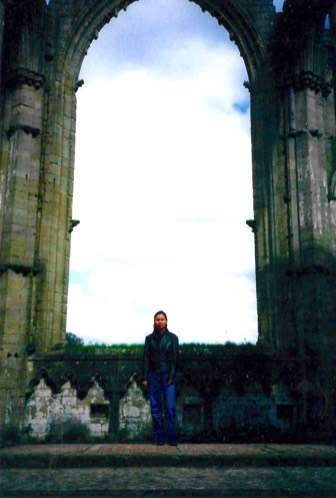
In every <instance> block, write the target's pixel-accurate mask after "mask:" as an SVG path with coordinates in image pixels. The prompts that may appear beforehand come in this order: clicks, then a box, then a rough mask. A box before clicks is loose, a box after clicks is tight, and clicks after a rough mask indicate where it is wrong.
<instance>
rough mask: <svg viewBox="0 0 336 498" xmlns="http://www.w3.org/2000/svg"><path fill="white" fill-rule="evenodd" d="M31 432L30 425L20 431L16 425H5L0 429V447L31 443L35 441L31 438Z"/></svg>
mask: <svg viewBox="0 0 336 498" xmlns="http://www.w3.org/2000/svg"><path fill="white" fill-rule="evenodd" d="M31 432H32V428H31V426H30V425H29V426H28V427H26V428H24V429H23V430H20V429H19V427H17V426H16V425H13V424H5V425H3V426H2V427H0V447H5V446H15V445H17V444H26V443H32V442H34V441H35V438H34V437H32V436H31Z"/></svg>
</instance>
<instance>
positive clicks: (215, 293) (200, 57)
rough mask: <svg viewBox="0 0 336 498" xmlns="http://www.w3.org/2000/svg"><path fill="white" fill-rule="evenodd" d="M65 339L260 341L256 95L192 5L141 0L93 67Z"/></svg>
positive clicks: (87, 70)
mask: <svg viewBox="0 0 336 498" xmlns="http://www.w3.org/2000/svg"><path fill="white" fill-rule="evenodd" d="M81 78H83V79H84V81H85V85H84V86H83V87H82V88H81V89H80V90H79V91H78V93H77V98H78V114H77V116H78V122H77V145H76V167H75V192H74V207H73V218H74V219H79V220H80V225H79V226H78V227H76V229H75V230H74V231H73V234H72V250H71V272H70V285H69V303H68V322H67V330H68V331H71V332H73V333H75V334H77V335H79V336H81V337H83V338H84V339H85V341H86V342H91V341H93V342H94V341H97V342H105V343H120V342H123V343H134V342H137V343H139V342H140V343H141V342H143V340H144V338H145V336H146V334H148V333H150V331H151V329H152V323H153V314H154V313H155V312H156V311H157V310H158V309H164V310H165V311H166V312H167V314H168V325H169V328H170V329H171V330H172V331H174V332H175V333H177V334H178V336H179V338H180V341H181V342H210V343H217V342H218V343H221V342H225V341H228V340H230V341H233V342H238V343H239V342H244V341H251V342H255V341H256V339H257V317H256V301H255V299H256V298H255V279H254V244H253V242H254V241H253V234H252V232H251V230H250V228H248V227H247V225H246V223H245V222H246V220H247V219H251V218H253V208H252V202H253V201H252V178H251V176H252V171H251V144H250V118H249V94H248V91H247V90H246V89H245V87H244V86H243V82H244V80H246V79H247V75H246V70H245V66H244V63H243V61H242V59H241V58H240V56H239V52H238V50H237V48H236V46H235V45H234V44H233V43H232V42H230V41H229V38H228V34H227V32H226V31H225V30H224V29H223V28H222V27H220V26H218V24H217V22H216V21H215V20H214V19H213V18H212V17H211V16H210V15H208V14H206V13H202V11H201V9H200V8H199V7H198V6H197V5H196V4H194V3H191V2H189V1H186V0H141V1H139V2H135V3H134V4H132V5H131V6H130V7H129V8H128V10H127V12H121V13H120V14H119V16H118V18H117V19H116V20H112V21H111V23H110V24H109V25H108V26H106V27H105V28H103V30H102V31H101V32H100V35H99V38H98V40H97V41H95V42H93V43H92V45H91V47H90V49H89V52H88V55H87V57H86V58H85V60H84V63H83V67H82V71H81Z"/></svg>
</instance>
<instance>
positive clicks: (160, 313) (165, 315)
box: [154, 310, 168, 322]
mask: <svg viewBox="0 0 336 498" xmlns="http://www.w3.org/2000/svg"><path fill="white" fill-rule="evenodd" d="M158 315H163V316H164V317H165V319H166V320H167V322H168V317H167V314H166V313H165V312H164V311H162V310H160V311H157V312H156V313H155V315H154V320H155V318H156V317H157V316H158Z"/></svg>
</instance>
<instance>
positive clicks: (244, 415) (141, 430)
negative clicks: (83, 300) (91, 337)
mask: <svg viewBox="0 0 336 498" xmlns="http://www.w3.org/2000/svg"><path fill="white" fill-rule="evenodd" d="M30 371H31V373H32V375H31V380H30V383H29V388H28V392H27V400H26V408H25V427H26V429H28V430H29V431H30V432H31V433H32V435H34V436H35V437H37V438H38V439H45V438H46V437H48V436H49V435H50V434H52V433H53V432H55V431H56V432H57V431H58V432H59V433H60V432H62V431H63V432H64V431H66V430H67V429H69V427H71V426H72V427H73V426H76V425H77V426H82V427H85V429H86V431H87V433H88V434H90V435H91V436H93V437H96V438H100V439H109V440H111V441H125V442H127V441H145V440H149V439H150V438H151V437H152V436H151V433H152V431H151V415H150V406H149V400H148V393H147V392H146V390H144V389H143V386H142V384H141V353H140V351H139V352H135V353H134V354H133V355H129V354H122V353H121V354H108V353H106V352H105V353H104V352H100V351H97V352H94V353H93V352H87V353H86V352H85V349H84V350H83V351H81V352H80V351H79V352H72V353H71V352H70V353H69V352H58V353H54V354H51V355H48V356H47V357H43V358H42V359H40V358H31V360H30ZM297 371H298V369H297V368H296V367H295V361H294V362H293V361H288V359H287V361H286V363H283V362H280V361H279V360H278V359H276V358H272V357H269V356H265V355H263V354H261V353H259V352H258V351H257V350H255V351H253V350H252V352H251V351H250V352H249V354H239V352H238V353H237V354H235V355H231V356H229V355H221V354H212V353H211V352H210V353H209V352H208V354H206V353H203V354H197V355H195V354H194V355H193V354H183V352H182V354H181V359H180V363H179V370H178V372H179V373H178V377H177V429H178V433H179V437H180V439H181V440H185V441H195V440H204V439H206V438H211V439H212V440H217V441H225V440H235V437H236V438H238V439H239V437H244V434H245V435H246V437H252V439H253V435H254V436H256V435H258V434H259V435H260V434H273V435H274V434H276V433H278V434H285V433H286V434H290V433H292V432H293V431H295V428H296V426H297V425H298V423H299V422H300V417H301V413H300V410H301V405H302V402H301V401H302V396H301V394H300V392H299V391H298V389H296V388H295V386H298V385H299V384H298V379H297V378H296V376H297ZM305 400H306V398H305ZM316 402H317V404H318V407H317V411H316V412H315V413H313V412H312V413H311V416H315V418H316V420H317V419H318V417H320V415H321V412H322V410H323V406H322V405H323V403H322V404H321V403H320V404H319V399H318V396H315V401H314V403H315V405H314V406H315V408H316V406H317V405H316ZM308 406H309V405H308ZM305 409H306V411H307V405H306V406H305Z"/></svg>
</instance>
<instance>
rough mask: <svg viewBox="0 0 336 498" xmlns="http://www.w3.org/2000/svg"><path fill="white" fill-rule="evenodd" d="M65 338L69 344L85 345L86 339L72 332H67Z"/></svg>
mask: <svg viewBox="0 0 336 498" xmlns="http://www.w3.org/2000/svg"><path fill="white" fill-rule="evenodd" d="M65 339H66V343H67V346H83V345H84V340H83V339H82V338H81V337H78V336H77V335H76V334H73V333H72V332H66V334H65Z"/></svg>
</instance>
